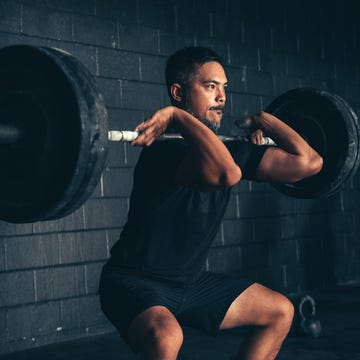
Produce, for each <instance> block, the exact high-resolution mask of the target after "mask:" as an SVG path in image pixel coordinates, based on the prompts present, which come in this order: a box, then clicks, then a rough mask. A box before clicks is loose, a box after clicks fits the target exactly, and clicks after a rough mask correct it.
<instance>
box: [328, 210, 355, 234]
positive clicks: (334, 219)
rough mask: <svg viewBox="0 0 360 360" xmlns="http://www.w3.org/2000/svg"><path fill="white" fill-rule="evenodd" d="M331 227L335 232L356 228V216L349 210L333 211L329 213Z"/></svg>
mask: <svg viewBox="0 0 360 360" xmlns="http://www.w3.org/2000/svg"><path fill="white" fill-rule="evenodd" d="M328 222H329V227H330V231H331V233H333V234H344V233H349V232H351V231H352V230H353V229H355V224H354V218H353V217H352V213H351V212H348V211H344V212H335V211H334V212H332V213H331V214H329V220H328Z"/></svg>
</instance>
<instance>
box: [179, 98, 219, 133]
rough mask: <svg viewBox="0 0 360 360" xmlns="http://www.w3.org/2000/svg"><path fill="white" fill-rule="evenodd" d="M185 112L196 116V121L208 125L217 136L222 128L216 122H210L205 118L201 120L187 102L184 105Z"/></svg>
mask: <svg viewBox="0 0 360 360" xmlns="http://www.w3.org/2000/svg"><path fill="white" fill-rule="evenodd" d="M184 110H185V111H187V112H188V113H189V114H191V115H192V116H194V117H195V118H196V119H198V120H199V121H201V122H202V123H203V124H204V125H206V126H207V127H208V128H209V129H210V130H211V131H213V132H214V133H215V134H216V133H217V131H218V130H219V128H220V124H219V123H217V122H216V121H212V120H208V119H205V118H201V117H199V116H197V115H196V114H194V112H193V111H192V110H191V107H190V105H189V103H188V101H186V102H185V105H184Z"/></svg>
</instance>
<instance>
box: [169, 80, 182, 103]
mask: <svg viewBox="0 0 360 360" xmlns="http://www.w3.org/2000/svg"><path fill="white" fill-rule="evenodd" d="M170 94H171V96H172V98H173V99H174V100H175V101H176V102H179V103H181V102H182V101H183V96H184V95H183V89H182V88H181V85H180V84H178V83H174V84H172V85H171V87H170Z"/></svg>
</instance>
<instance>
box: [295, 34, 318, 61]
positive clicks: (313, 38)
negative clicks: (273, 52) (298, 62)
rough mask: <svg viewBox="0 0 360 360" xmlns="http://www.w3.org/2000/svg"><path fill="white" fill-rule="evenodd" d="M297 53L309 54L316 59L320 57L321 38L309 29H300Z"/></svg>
mask: <svg viewBox="0 0 360 360" xmlns="http://www.w3.org/2000/svg"><path fill="white" fill-rule="evenodd" d="M298 39H299V53H300V54H301V55H305V56H311V57H313V58H315V59H317V60H319V59H320V58H321V57H322V43H321V42H322V40H321V38H320V37H319V35H318V34H314V33H310V32H309V31H301V32H300V33H299V34H298Z"/></svg>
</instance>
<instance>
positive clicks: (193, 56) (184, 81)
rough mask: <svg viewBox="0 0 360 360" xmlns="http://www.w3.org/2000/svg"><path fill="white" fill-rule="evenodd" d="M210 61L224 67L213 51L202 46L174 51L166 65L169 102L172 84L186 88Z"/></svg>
mask: <svg viewBox="0 0 360 360" xmlns="http://www.w3.org/2000/svg"><path fill="white" fill-rule="evenodd" d="M210 61H216V62H218V63H219V64H220V65H222V66H224V65H223V64H224V62H223V59H222V58H221V56H220V55H218V54H217V53H216V52H215V51H213V50H211V49H209V48H206V47H202V46H189V47H186V48H183V49H181V50H178V51H176V52H175V53H174V54H173V55H171V56H170V57H169V58H168V60H167V63H166V68H165V79H166V87H167V90H168V94H169V97H170V99H171V102H174V99H173V98H172V96H171V93H170V88H171V85H172V84H174V83H179V84H180V85H182V86H185V87H186V86H187V85H188V84H189V82H190V81H191V80H192V79H193V77H194V76H195V75H196V73H197V71H198V70H199V68H200V67H201V66H202V65H203V64H205V63H207V62H210Z"/></svg>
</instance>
